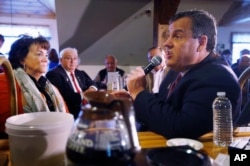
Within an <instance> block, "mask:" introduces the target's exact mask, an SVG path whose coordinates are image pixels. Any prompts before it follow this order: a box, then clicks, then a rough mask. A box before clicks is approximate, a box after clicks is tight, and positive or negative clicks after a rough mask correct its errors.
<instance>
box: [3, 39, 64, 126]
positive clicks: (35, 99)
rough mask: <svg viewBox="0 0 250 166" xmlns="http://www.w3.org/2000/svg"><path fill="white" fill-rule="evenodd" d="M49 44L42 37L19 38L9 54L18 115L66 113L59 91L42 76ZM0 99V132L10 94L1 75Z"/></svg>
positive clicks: (4, 78) (8, 108) (46, 66)
mask: <svg viewBox="0 0 250 166" xmlns="http://www.w3.org/2000/svg"><path fill="white" fill-rule="evenodd" d="M49 47H50V43H49V41H48V40H47V39H45V38H44V37H41V36H40V37H37V38H32V37H22V38H20V39H18V40H16V41H15V42H14V43H13V44H12V46H11V49H10V52H9V61H10V64H11V65H12V68H13V72H14V76H15V79H16V85H17V93H18V96H20V95H21V97H18V99H19V100H18V105H19V109H18V113H22V112H24V113H29V112H42V111H45V112H46V111H47V112H48V111H57V112H68V108H67V106H66V104H65V102H64V100H63V98H62V96H61V94H60V92H59V91H58V89H57V88H56V87H55V86H53V85H52V84H51V83H50V82H49V81H48V79H47V78H46V77H44V76H43V75H44V73H46V72H47V69H48V62H49V61H48V52H47V51H48V49H49ZM0 78H1V79H0V81H1V82H0V84H1V86H2V88H1V90H0V99H1V103H2V102H3V103H6V104H2V108H1V122H0V124H1V127H0V128H1V130H3V129H4V126H3V125H4V123H5V120H6V119H7V118H8V116H9V115H10V107H9V104H7V103H9V102H10V101H9V100H10V94H9V91H8V89H5V88H4V87H5V86H6V82H7V81H6V76H5V74H4V73H2V74H1V77H0Z"/></svg>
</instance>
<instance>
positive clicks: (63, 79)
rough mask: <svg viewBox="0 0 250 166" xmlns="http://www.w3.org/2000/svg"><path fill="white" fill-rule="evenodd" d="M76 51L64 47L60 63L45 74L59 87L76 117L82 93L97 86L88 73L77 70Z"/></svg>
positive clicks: (79, 108) (95, 88) (94, 89)
mask: <svg viewBox="0 0 250 166" xmlns="http://www.w3.org/2000/svg"><path fill="white" fill-rule="evenodd" d="M78 59H79V58H78V52H77V49H75V48H70V47H68V48H65V49H63V50H62V51H61V52H60V63H61V64H60V65H59V66H57V67H56V68H54V69H52V70H50V71H49V72H48V73H47V74H46V76H47V78H48V79H49V80H50V81H51V82H52V83H53V84H54V85H55V86H56V87H57V88H58V89H59V91H60V92H61V94H62V96H63V98H64V100H65V102H66V104H67V106H68V108H69V112H70V113H72V114H73V115H74V118H75V119H76V118H77V117H78V114H79V112H80V110H81V104H82V100H83V95H82V93H83V92H85V91H96V90H97V87H96V84H95V83H94V81H93V80H92V79H91V78H90V77H89V75H88V74H87V73H86V72H84V71H82V70H78V69H77V66H78V65H79V63H78Z"/></svg>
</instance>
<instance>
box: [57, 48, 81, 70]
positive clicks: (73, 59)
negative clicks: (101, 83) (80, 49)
mask: <svg viewBox="0 0 250 166" xmlns="http://www.w3.org/2000/svg"><path fill="white" fill-rule="evenodd" d="M61 64H62V66H63V68H64V69H66V70H67V71H69V72H74V71H75V69H76V67H77V65H78V54H77V52H76V51H75V50H73V49H72V50H67V51H65V52H64V54H63V56H62V58H61Z"/></svg>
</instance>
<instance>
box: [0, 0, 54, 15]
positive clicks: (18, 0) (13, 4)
mask: <svg viewBox="0 0 250 166" xmlns="http://www.w3.org/2000/svg"><path fill="white" fill-rule="evenodd" d="M0 15H1V16H12V17H14V16H19V17H22V16H24V17H38V18H55V17H56V13H55V2H54V0H0Z"/></svg>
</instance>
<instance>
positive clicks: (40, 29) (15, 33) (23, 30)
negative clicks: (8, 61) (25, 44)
mask: <svg viewBox="0 0 250 166" xmlns="http://www.w3.org/2000/svg"><path fill="white" fill-rule="evenodd" d="M0 33H1V34H2V35H3V36H4V39H5V42H4V44H3V46H2V48H1V50H0V51H1V52H2V53H3V54H4V55H5V56H6V57H8V52H9V50H10V47H11V44H12V43H13V42H14V41H15V40H17V39H18V38H20V37H21V36H23V35H29V36H33V37H37V36H39V35H42V36H44V37H46V38H47V39H50V38H51V34H50V29H49V27H48V26H39V25H38V26H37V25H9V24H0Z"/></svg>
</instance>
